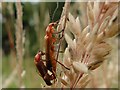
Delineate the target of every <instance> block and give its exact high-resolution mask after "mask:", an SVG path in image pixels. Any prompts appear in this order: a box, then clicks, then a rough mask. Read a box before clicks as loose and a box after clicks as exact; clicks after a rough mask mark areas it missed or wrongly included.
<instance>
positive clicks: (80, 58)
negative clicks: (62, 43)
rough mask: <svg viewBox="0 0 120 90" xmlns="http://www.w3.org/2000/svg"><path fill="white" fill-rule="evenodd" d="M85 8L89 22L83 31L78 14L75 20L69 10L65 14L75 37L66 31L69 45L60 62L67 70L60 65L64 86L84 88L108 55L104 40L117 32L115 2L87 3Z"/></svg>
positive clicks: (107, 46) (106, 43)
mask: <svg viewBox="0 0 120 90" xmlns="http://www.w3.org/2000/svg"><path fill="white" fill-rule="evenodd" d="M97 1H98V0H97ZM86 11H87V17H86V18H87V19H88V25H87V26H86V27H85V28H84V29H83V30H82V29H81V23H80V21H79V17H77V18H76V19H75V18H74V17H73V16H72V15H71V13H69V15H68V19H69V20H68V21H67V27H66V30H67V31H69V32H71V33H72V34H73V35H74V39H72V38H71V37H70V36H69V35H68V34H67V32H65V40H66V42H67V44H68V47H67V48H66V50H65V53H64V57H63V63H64V65H65V66H67V67H68V68H70V70H66V69H65V68H62V69H63V72H64V74H63V77H66V78H62V79H61V83H62V84H63V87H68V86H70V88H75V87H81V88H84V87H86V86H87V84H88V83H89V82H90V80H91V77H92V75H91V74H90V73H91V71H92V70H94V69H96V68H98V67H99V66H101V65H102V63H103V62H104V61H105V60H107V59H108V58H109V57H108V56H109V55H110V52H111V50H112V47H111V45H110V44H109V43H108V42H107V41H109V39H108V38H111V37H113V36H115V35H117V34H118V33H119V32H120V30H118V28H117V26H118V24H117V23H116V22H114V19H115V18H117V3H112V2H111V3H110V2H109V3H108V2H96V1H94V2H88V3H87V10H86Z"/></svg>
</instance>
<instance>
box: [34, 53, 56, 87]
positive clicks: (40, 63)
mask: <svg viewBox="0 0 120 90" xmlns="http://www.w3.org/2000/svg"><path fill="white" fill-rule="evenodd" d="M43 55H45V53H43V52H42V51H39V52H38V53H37V54H36V55H35V58H34V63H35V65H36V67H37V69H38V71H39V74H40V76H41V77H42V78H43V79H44V81H45V83H46V84H47V85H52V83H51V80H53V79H54V76H53V75H52V74H51V75H50V74H49V73H48V69H47V67H46V66H45V64H44V63H43V59H42V56H43Z"/></svg>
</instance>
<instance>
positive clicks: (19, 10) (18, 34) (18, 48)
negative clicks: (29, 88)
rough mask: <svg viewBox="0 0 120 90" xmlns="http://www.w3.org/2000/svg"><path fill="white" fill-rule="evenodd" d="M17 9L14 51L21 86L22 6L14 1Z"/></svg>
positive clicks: (20, 85)
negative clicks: (15, 52)
mask: <svg viewBox="0 0 120 90" xmlns="http://www.w3.org/2000/svg"><path fill="white" fill-rule="evenodd" d="M16 9H17V20H16V51H17V59H18V65H19V67H18V78H19V87H22V85H23V81H22V76H21V74H22V71H23V68H22V62H23V25H22V15H23V13H22V6H21V2H16Z"/></svg>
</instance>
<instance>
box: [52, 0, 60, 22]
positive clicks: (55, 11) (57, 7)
mask: <svg viewBox="0 0 120 90" xmlns="http://www.w3.org/2000/svg"><path fill="white" fill-rule="evenodd" d="M56 4H57V6H56V8H55V11H54V12H53V16H52V21H53V19H54V17H55V13H56V11H57V9H58V7H59V3H58V2H57V3H56Z"/></svg>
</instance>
